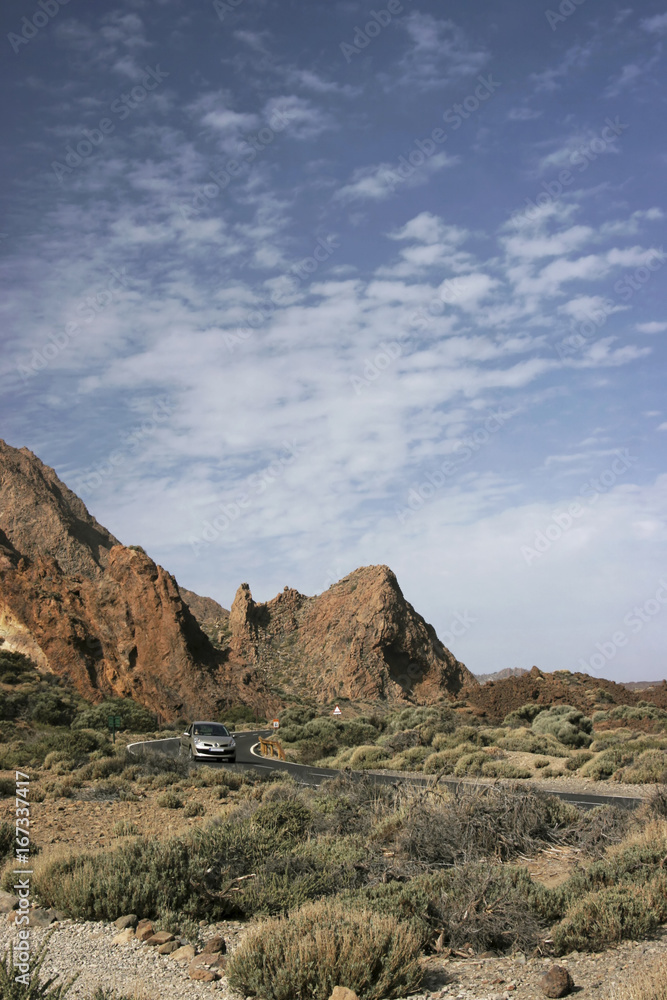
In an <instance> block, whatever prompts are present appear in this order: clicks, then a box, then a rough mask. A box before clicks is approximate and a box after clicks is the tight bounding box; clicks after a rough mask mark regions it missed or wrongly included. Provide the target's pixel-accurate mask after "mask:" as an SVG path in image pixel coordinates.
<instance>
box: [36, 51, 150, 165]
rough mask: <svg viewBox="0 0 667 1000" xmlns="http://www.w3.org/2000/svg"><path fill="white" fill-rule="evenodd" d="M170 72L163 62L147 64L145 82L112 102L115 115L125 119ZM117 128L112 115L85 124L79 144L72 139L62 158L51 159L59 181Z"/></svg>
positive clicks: (111, 107) (112, 110)
mask: <svg viewBox="0 0 667 1000" xmlns="http://www.w3.org/2000/svg"><path fill="white" fill-rule="evenodd" d="M168 76H169V73H165V71H164V70H162V69H160V64H159V63H158V64H157V66H156V67H155V69H152V68H151V67H150V66H146V73H145V76H144V77H143V79H142V82H141V83H140V84H137V85H136V86H135V87H132V90H130V91H129V92H126V93H122V94H121V95H120V97H118V98H116V100H114V101H112V102H111V104H110V105H109V111H110V112H111V113H112V114H114V115H118V118H119V119H120V121H125V119H126V118H127V117H129V115H130V114H131V113H132V112H133V111H135V110H136V109H137V108H138V107H139V105H140V104H143V102H144V101H145V100H146V98H147V97H148V96H149V94H150V93H151V92H152V91H154V90H155V89H156V88H157V87H158V86H159V85H160V84H161V83H162V81H163V80H166V78H167V77H168ZM115 129H116V126H115V124H114V122H113V121H112V119H111V118H106V117H105V118H100V120H99V122H98V128H92V129H90V128H82V129H81V135H82V136H83V139H80V140H79V142H78V143H77V144H76V148H74V146H72V144H71V143H70V144H69V145H67V146H65V156H64V157H63V160H62V161H61V160H52V161H51V170H52V171H53V173H54V174H55V176H56V179H57V181H58V183H59V184H62V183H63V180H64V179H65V177H67V176H68V175H69V174H72V173H74V171H75V170H76V168H77V167H80V166H81V164H82V163H83V162H84V160H87V159H88V157H89V156H92V154H93V151H94V150H95V149H97V148H98V147H99V146H101V145H102V143H103V142H104V140H105V139H106V138H107V136H109V135H111V134H112V133H113V132H114V131H115Z"/></svg>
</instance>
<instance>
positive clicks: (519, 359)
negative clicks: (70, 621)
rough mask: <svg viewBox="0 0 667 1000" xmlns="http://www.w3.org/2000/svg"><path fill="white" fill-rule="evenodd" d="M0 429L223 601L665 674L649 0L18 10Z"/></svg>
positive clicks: (10, 19)
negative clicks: (338, 604) (401, 626)
mask: <svg viewBox="0 0 667 1000" xmlns="http://www.w3.org/2000/svg"><path fill="white" fill-rule="evenodd" d="M0 17H1V19H2V31H0V44H2V45H4V58H3V59H2V61H1V65H2V69H1V70H0V73H1V74H2V77H1V78H2V92H3V95H4V100H3V109H2V115H3V117H4V121H3V125H2V134H3V139H4V149H5V156H4V157H3V161H2V166H1V167H0V169H1V171H2V183H1V184H0V199H1V201H2V209H3V212H2V223H1V224H0V228H1V230H2V231H1V233H0V257H1V266H2V272H1V273H2V278H1V280H2V296H1V300H0V301H1V306H0V307H1V309H2V313H3V316H2V324H1V325H0V330H1V333H0V336H1V338H2V366H1V368H0V393H1V398H0V417H1V420H0V436H1V437H3V438H4V439H5V440H6V441H7V442H8V443H9V444H11V445H13V446H15V447H22V446H26V447H28V448H30V449H31V450H32V451H34V452H35V453H36V454H37V455H38V456H39V457H40V458H41V459H42V460H43V461H44V462H46V463H47V464H48V465H51V466H53V467H54V468H55V469H56V471H57V473H58V474H59V476H60V477H61V478H62V479H63V480H64V481H65V482H66V483H67V485H68V486H69V487H70V488H71V489H73V490H74V491H75V492H76V493H78V494H79V495H80V496H81V497H82V499H83V500H84V501H85V503H86V505H87V506H88V508H89V510H90V511H91V513H92V514H94V516H95V517H96V518H97V519H98V520H99V521H100V522H101V523H102V524H104V525H105V526H106V527H108V528H109V529H110V530H111V531H112V532H113V533H114V534H115V535H116V536H117V537H118V538H119V539H120V540H121V541H122V542H123V543H124V544H128V545H129V544H139V545H142V546H143V547H144V548H145V549H146V551H147V552H148V553H149V555H151V556H152V557H153V558H154V559H155V560H156V561H157V562H159V563H160V564H162V565H163V566H165V567H166V568H167V569H168V570H169V571H170V572H172V573H174V575H175V576H176V578H177V579H178V581H179V582H180V583H181V584H182V585H183V586H185V587H188V588H190V589H193V590H195V591H197V592H198V593H200V594H205V595H208V596H211V597H214V598H215V599H217V600H218V601H220V602H221V603H222V604H223V605H225V606H226V607H229V606H230V604H231V602H232V600H233V598H234V594H235V592H236V589H237V587H238V586H239V584H240V583H241V582H244V581H247V582H248V583H249V584H250V587H251V590H252V593H253V596H254V598H255V599H256V600H268V599H270V598H271V597H273V596H274V595H275V594H276V593H277V592H279V591H280V590H282V589H283V587H284V586H286V585H289V586H292V587H296V588H297V589H298V590H300V591H301V592H303V593H306V594H317V593H320V592H322V591H324V590H326V589H327V588H328V587H329V586H330V585H331V584H332V583H333V582H334V581H335V580H337V579H339V578H341V577H343V576H345V575H346V574H347V573H349V572H351V571H352V570H354V569H355V568H357V567H359V566H364V565H369V564H381V563H384V564H387V565H389V566H390V567H391V568H392V569H393V570H394V572H395V573H396V575H397V577H398V580H399V583H400V585H401V587H402V589H403V592H404V594H405V596H406V598H407V599H408V600H409V601H410V602H411V603H412V604H413V605H414V606H415V607H416V609H417V610H418V611H419V612H420V613H421V614H423V615H424V617H425V618H426V619H427V620H428V621H430V622H431V623H432V624H433V625H434V626H435V628H436V630H437V632H438V634H439V635H440V638H441V639H442V640H443V642H444V643H445V645H447V646H448V647H449V648H450V649H451V650H452V652H453V653H454V654H455V656H457V657H458V658H459V659H460V660H462V661H463V662H464V663H466V665H467V666H468V667H469V668H470V669H471V670H472V671H473V672H475V673H482V672H491V671H495V670H501V669H504V668H506V667H523V668H530V667H531V666H532V665H533V664H535V665H537V666H539V667H540V668H541V669H543V670H556V669H567V670H573V671H574V670H585V671H586V672H587V673H589V674H592V675H594V676H600V677H608V678H611V679H614V680H655V679H660V678H663V677H667V663H666V660H665V645H666V643H665V639H666V638H667V559H666V558H665V556H666V550H667V546H666V541H667V469H666V466H665V444H666V443H667V403H666V401H665V390H664V383H665V361H666V357H667V346H666V345H667V308H666V302H667V292H666V289H667V282H666V281H665V278H666V276H667V267H666V266H665V265H666V264H667V250H666V249H665V212H666V211H667V209H666V208H665V205H664V190H665V185H664V176H665V169H666V167H667V147H666V145H665V134H666V132H665V111H666V109H667V88H666V87H665V64H664V50H665V45H666V44H667V6H666V4H665V0H656V2H653V0H642V2H636V3H634V4H633V5H632V6H630V5H627V6H626V5H625V4H624V3H619V2H616V0H605V2H603V0H559V2H556V0H554V3H553V5H552V6H551V7H545V6H543V4H536V3H534V2H533V0H505V2H504V3H502V4H498V3H497V2H490V0H479V2H477V3H475V4H471V3H469V2H465V0H451V2H446V3H443V2H440V3H437V2H435V0H389V2H387V0H378V2H377V3H376V4H375V5H372V4H367V3H360V2H356V0H340V2H336V0H307V2H305V0H303V2H297V0H215V2H211V0H194V2H193V0H191V2H188V3H186V2H185V0H118V2H115V0H104V2H99V3H95V4H85V3H84V2H83V0H67V2H63V0H34V2H33V0H5V3H4V4H3V9H2V13H1V15H0Z"/></svg>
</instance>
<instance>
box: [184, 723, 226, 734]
mask: <svg viewBox="0 0 667 1000" xmlns="http://www.w3.org/2000/svg"><path fill="white" fill-rule="evenodd" d="M193 734H194V735H195V736H229V730H228V729H227V728H226V727H225V726H220V725H218V724H217V723H215V722H200V723H199V724H198V725H196V726H195V728H194V731H193Z"/></svg>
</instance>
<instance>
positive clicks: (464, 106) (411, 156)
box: [343, 74, 502, 193]
mask: <svg viewBox="0 0 667 1000" xmlns="http://www.w3.org/2000/svg"><path fill="white" fill-rule="evenodd" d="M477 79H478V81H479V83H478V85H477V86H476V87H475V89H474V91H473V92H471V93H470V94H468V95H467V96H466V97H464V98H463V100H462V101H459V102H457V103H456V104H452V105H451V106H450V107H449V108H447V110H446V111H444V112H443V114H442V119H443V121H444V122H446V123H447V124H448V125H450V126H451V131H452V132H455V131H457V130H458V129H459V128H461V126H462V125H463V123H464V121H467V120H468V118H470V117H471V115H473V114H474V113H475V111H478V110H479V108H480V107H481V106H482V105H483V104H484V103H485V102H486V101H488V100H489V98H490V97H492V96H493V94H495V92H496V91H497V90H498V89H499V88H500V87H501V86H502V84H501V83H500V82H499V81H498V80H494V78H493V74H489V75H488V76H478V77H477ZM448 138H449V133H448V132H447V131H446V130H445V129H443V128H439V127H438V128H434V129H433V130H432V131H431V133H430V134H429V135H428V136H427V137H426V138H425V139H415V140H414V141H413V143H412V145H413V147H415V148H413V149H412V150H410V152H408V153H407V154H403V155H401V156H399V158H398V162H397V165H396V166H388V165H384V166H383V167H382V168H381V169H379V170H378V171H377V179H378V180H380V181H381V182H382V183H383V184H384V186H385V187H386V188H387V190H388V191H389V192H391V193H393V192H394V191H395V190H396V188H397V187H400V185H401V184H404V183H405V182H406V181H407V180H409V179H410V178H411V177H413V176H414V174H415V171H417V170H419V169H420V168H421V167H423V166H424V164H426V163H427V162H428V161H429V160H430V159H431V157H432V156H433V155H434V154H435V153H436V152H437V149H438V147H439V146H441V145H442V144H443V143H444V142H446V141H447V139H448ZM343 190H344V189H343Z"/></svg>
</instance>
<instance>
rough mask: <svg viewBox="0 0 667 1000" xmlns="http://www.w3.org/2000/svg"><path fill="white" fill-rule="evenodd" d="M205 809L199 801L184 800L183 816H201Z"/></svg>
mask: <svg viewBox="0 0 667 1000" xmlns="http://www.w3.org/2000/svg"><path fill="white" fill-rule="evenodd" d="M205 812H206V810H205V809H204V807H203V805H202V804H201V802H186V804H185V808H184V810H183V815H184V816H192V817H194V816H203V815H204V813H205Z"/></svg>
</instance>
